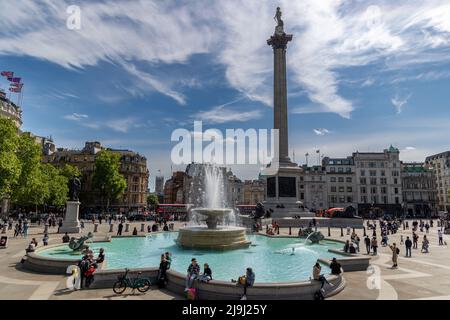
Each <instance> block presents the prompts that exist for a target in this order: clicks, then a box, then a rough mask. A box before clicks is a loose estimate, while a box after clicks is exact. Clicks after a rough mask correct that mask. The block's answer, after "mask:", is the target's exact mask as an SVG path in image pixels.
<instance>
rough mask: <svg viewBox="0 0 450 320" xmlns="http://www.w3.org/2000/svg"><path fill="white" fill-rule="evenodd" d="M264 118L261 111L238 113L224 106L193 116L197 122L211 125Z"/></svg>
mask: <svg viewBox="0 0 450 320" xmlns="http://www.w3.org/2000/svg"><path fill="white" fill-rule="evenodd" d="M261 117H262V112H261V110H250V111H237V110H230V109H226V108H225V107H224V106H218V107H215V108H212V109H211V110H209V111H201V112H199V113H197V114H196V115H194V116H193V118H194V119H196V120H203V121H205V122H206V123H210V124H220V123H226V122H233V121H234V122H246V121H249V120H255V119H259V118H261Z"/></svg>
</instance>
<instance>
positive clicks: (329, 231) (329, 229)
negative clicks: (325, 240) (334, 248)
mask: <svg viewBox="0 0 450 320" xmlns="http://www.w3.org/2000/svg"><path fill="white" fill-rule="evenodd" d="M328 236H329V237H331V228H330V226H328Z"/></svg>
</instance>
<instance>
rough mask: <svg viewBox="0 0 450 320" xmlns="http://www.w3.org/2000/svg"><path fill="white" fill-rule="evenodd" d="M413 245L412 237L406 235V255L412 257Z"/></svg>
mask: <svg viewBox="0 0 450 320" xmlns="http://www.w3.org/2000/svg"><path fill="white" fill-rule="evenodd" d="M411 247H412V241H411V239H409V237H406V241H405V249H406V257H409V258H411Z"/></svg>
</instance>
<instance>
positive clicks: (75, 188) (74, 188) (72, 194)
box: [69, 177, 81, 201]
mask: <svg viewBox="0 0 450 320" xmlns="http://www.w3.org/2000/svg"><path fill="white" fill-rule="evenodd" d="M80 191H81V181H80V179H79V178H78V177H73V178H72V179H70V181H69V200H70V201H78V200H79V199H78V195H79V194H80Z"/></svg>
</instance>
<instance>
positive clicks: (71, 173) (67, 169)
mask: <svg viewBox="0 0 450 320" xmlns="http://www.w3.org/2000/svg"><path fill="white" fill-rule="evenodd" d="M60 173H61V174H62V175H63V176H64V177H66V178H67V179H68V180H69V179H72V178H73V177H81V172H80V170H79V169H78V168H77V167H74V166H71V165H70V164H66V165H64V167H63V168H62V169H61V171H60Z"/></svg>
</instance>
